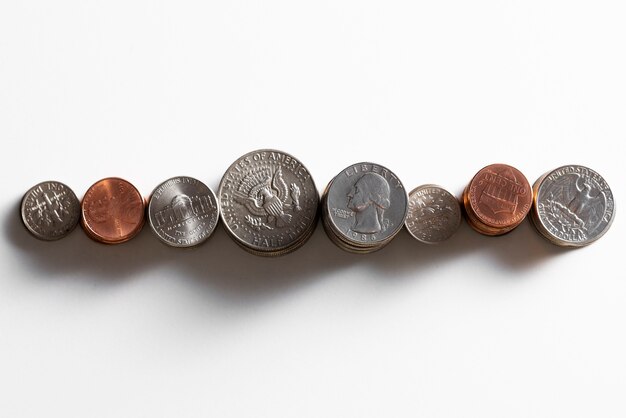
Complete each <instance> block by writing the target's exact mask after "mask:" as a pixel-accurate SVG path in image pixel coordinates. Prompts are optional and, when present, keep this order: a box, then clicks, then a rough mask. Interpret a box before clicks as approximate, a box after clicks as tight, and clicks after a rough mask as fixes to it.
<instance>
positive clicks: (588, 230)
mask: <svg viewBox="0 0 626 418" xmlns="http://www.w3.org/2000/svg"><path fill="white" fill-rule="evenodd" d="M533 190H534V200H533V215H532V219H533V222H534V224H535V226H536V227H537V229H538V230H539V232H541V233H542V235H544V236H545V237H546V238H548V239H549V240H550V241H551V242H553V243H554V244H557V245H561V246H572V247H581V246H584V245H588V244H590V243H592V242H594V241H596V240H597V239H599V238H600V237H601V236H602V235H604V234H605V233H606V231H607V230H608V229H609V227H610V226H611V223H612V222H613V217H614V214H615V202H614V200H613V193H612V192H611V189H610V188H609V185H608V184H607V182H606V181H605V180H604V179H603V178H602V176H600V175H599V174H598V173H596V172H595V171H593V170H592V169H590V168H587V167H583V166H581V165H567V166H563V167H559V168H557V169H555V170H552V171H550V172H548V173H546V174H544V175H543V176H542V177H540V178H539V179H538V180H537V182H535V184H534V186H533Z"/></svg>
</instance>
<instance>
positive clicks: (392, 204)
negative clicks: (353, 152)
mask: <svg viewBox="0 0 626 418" xmlns="http://www.w3.org/2000/svg"><path fill="white" fill-rule="evenodd" d="M407 210H408V197H407V194H406V191H405V189H404V186H403V185H402V182H401V181H400V179H399V178H398V176H396V175H395V174H394V173H393V172H392V171H391V170H389V169H388V168H385V167H383V166H381V165H379V164H374V163H369V162H363V163H358V164H353V165H351V166H349V167H347V168H346V169H344V170H343V171H341V173H339V174H338V175H337V176H335V178H334V179H333V180H332V181H331V183H330V184H329V186H328V188H327V191H326V198H325V206H324V211H323V216H324V217H325V222H326V223H327V225H328V226H329V227H330V228H331V229H332V230H333V231H334V233H335V235H336V236H337V238H339V239H341V240H342V241H343V242H344V243H346V244H348V245H349V246H351V247H357V249H358V248H363V247H365V248H367V249H371V247H376V248H377V249H378V248H379V247H382V246H384V245H386V244H387V243H388V242H389V241H390V240H391V239H392V238H393V237H394V236H395V235H396V234H397V233H398V231H400V229H401V228H402V226H403V225H404V221H405V219H406V215H407Z"/></svg>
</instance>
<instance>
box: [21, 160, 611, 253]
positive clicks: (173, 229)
mask: <svg viewBox="0 0 626 418" xmlns="http://www.w3.org/2000/svg"><path fill="white" fill-rule="evenodd" d="M218 195H219V199H218V198H217V196H216V195H215V193H213V191H212V190H211V189H210V188H209V187H208V186H206V185H205V184H204V183H202V182H201V181H199V180H197V179H194V178H191V177H174V178H171V179H168V180H166V181H164V182H163V183H161V184H160V185H158V186H157V187H156V188H155V189H154V191H153V192H152V193H151V194H150V196H149V198H148V199H147V203H146V200H144V198H143V197H142V195H141V194H140V193H139V191H138V190H137V189H136V188H135V187H134V186H133V185H132V184H130V183H129V182H127V181H126V180H123V179H120V178H116V177H111V178H106V179H103V180H100V181H98V182H96V183H95V184H94V185H92V186H91V187H90V188H89V189H88V190H87V192H86V193H85V195H84V197H83V199H82V201H80V202H79V200H78V198H77V197H76V195H75V194H74V192H73V191H72V190H71V189H70V188H69V187H68V186H66V185H64V184H63V183H60V182H56V181H46V182H43V183H40V184H37V185H36V186H34V187H32V188H31V189H30V190H28V192H27V193H26V194H25V195H24V198H23V199H22V205H21V216H22V220H23V223H24V225H26V228H27V229H28V230H29V231H30V232H31V233H32V234H33V235H34V236H35V237H37V238H40V239H43V240H55V239H59V238H62V237H64V236H66V235H67V234H68V233H69V232H70V231H71V230H72V229H74V227H75V226H76V225H77V224H78V223H79V222H80V223H81V225H82V227H83V229H84V230H85V232H86V233H87V235H88V236H89V237H91V238H92V239H94V240H96V241H98V242H102V243H106V244H118V243H122V242H125V241H128V240H129V239H131V238H133V237H134V236H135V235H137V233H138V232H139V231H140V230H141V228H142V227H143V224H144V222H145V219H147V221H148V224H149V226H150V228H151V229H152V231H153V232H154V233H155V234H156V236H157V237H158V238H159V239H160V240H161V241H162V242H164V243H166V244H168V245H171V246H175V247H190V246H195V245H198V244H200V243H202V242H204V241H205V240H206V239H207V238H209V237H210V236H211V234H212V233H213V231H214V230H215V228H216V226H217V223H218V220H219V219H220V218H221V219H222V224H223V225H224V227H225V229H226V231H227V233H228V234H229V235H230V236H231V237H232V238H233V240H235V242H236V243H237V244H238V245H240V246H241V247H242V248H244V249H245V250H247V251H249V252H251V253H253V254H257V255H262V256H275V255H281V254H286V253H289V252H291V251H294V250H296V249H297V248H299V247H301V246H302V245H303V244H304V243H305V242H306V241H307V240H308V238H309V237H310V236H311V235H312V234H313V231H314V230H315V227H316V225H317V221H318V217H319V214H320V212H321V216H322V223H323V226H324V229H325V230H326V233H327V235H328V237H329V238H330V239H331V241H332V242H334V243H335V244H336V245H337V246H338V247H340V248H342V249H344V250H346V251H350V252H354V253H370V252H373V251H376V250H379V249H380V248H383V247H384V246H385V245H387V244H388V243H389V242H390V241H391V240H392V239H393V238H394V237H395V236H396V235H397V234H398V232H399V231H400V230H401V229H402V228H403V227H406V229H407V230H408V232H409V233H410V234H411V235H412V236H413V237H415V238H416V239H417V240H419V241H421V242H425V243H438V242H441V241H444V240H446V239H448V238H449V237H451V236H452V235H453V234H454V233H455V231H456V230H457V229H458V227H459V225H460V223H461V218H462V213H464V214H465V218H466V220H467V222H468V224H469V225H470V226H471V227H472V228H473V229H475V230H476V231H478V232H480V233H482V234H485V235H489V236H497V235H502V234H505V233H507V232H510V231H512V230H513V229H514V228H516V227H517V226H518V225H519V224H520V223H521V222H522V221H523V220H524V219H525V218H526V216H527V215H528V214H529V213H531V215H530V216H531V219H532V221H533V224H534V225H535V227H536V228H537V230H538V231H539V232H540V233H541V235H542V236H544V237H545V238H547V239H548V240H549V241H550V242H552V243H554V244H556V245H559V246H573V247H579V246H584V245H587V244H590V243H591V242H594V241H595V240H597V239H598V238H600V237H601V236H602V235H603V234H604V233H605V232H606V231H607V230H608V229H609V227H610V225H611V222H612V221H613V218H614V213H615V204H614V200H613V194H612V192H611V189H610V188H609V186H608V184H607V183H606V181H605V180H604V179H603V178H602V177H601V176H600V175H599V174H598V173H596V172H595V171H593V170H591V169H589V168H587V167H584V166H580V165H568V166H563V167H559V168H557V169H555V170H551V171H549V172H547V173H545V174H544V175H542V176H540V177H539V179H537V181H536V182H535V183H534V185H533V187H531V186H530V184H529V182H528V180H527V179H526V177H525V176H524V175H523V174H522V173H521V172H520V171H519V170H517V169H516V168H514V167H511V166H509V165H505V164H492V165H489V166H487V167H484V168H483V169H481V170H480V171H479V172H478V173H477V174H476V175H475V176H474V177H473V178H472V179H471V181H470V182H469V184H468V185H467V187H466V188H465V190H464V192H463V196H462V199H461V202H459V200H457V199H456V198H455V196H453V195H452V194H451V193H449V192H448V191H446V190H445V189H443V188H442V187H440V186H436V185H432V184H428V185H423V186H419V187H417V188H415V189H414V190H412V191H411V192H410V193H408V194H407V193H406V191H405V188H404V186H403V184H402V182H401V181H400V179H399V178H398V177H397V176H396V175H395V174H394V173H393V172H392V171H391V170H389V169H388V168H386V167H384V166H382V165H380V164H375V163H371V162H364V163H358V164H353V165H351V166H349V167H347V168H345V169H344V170H342V171H341V172H340V173H339V174H337V175H336V176H335V177H334V178H333V179H332V180H331V181H330V182H329V184H328V185H327V187H326V188H325V190H324V193H323V194H322V197H321V199H320V196H319V194H318V191H317V188H316V186H315V183H314V182H313V178H312V176H311V174H310V172H309V171H308V169H307V168H306V167H305V166H304V164H302V162H300V161H299V160H298V159H296V158H295V157H293V156H292V155H289V154H287V153H285V152H282V151H277V150H257V151H253V152H250V153H248V154H245V155H243V156H242V157H240V158H239V159H237V160H236V161H235V162H234V163H233V164H232V165H231V166H230V167H229V168H228V170H227V171H226V173H225V174H224V176H223V178H222V180H221V182H220V184H219V189H218ZM320 203H321V205H320ZM318 207H321V210H318Z"/></svg>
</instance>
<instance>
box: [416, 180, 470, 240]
mask: <svg viewBox="0 0 626 418" xmlns="http://www.w3.org/2000/svg"><path fill="white" fill-rule="evenodd" d="M405 225H406V229H407V230H408V231H409V233H410V234H411V235H412V236H413V237H414V238H415V239H417V240H418V241H421V242H424V243H426V244H436V243H439V242H442V241H445V240H447V239H448V238H450V237H451V236H452V235H454V233H455V232H456V230H457V229H459V226H460V225H461V206H460V205H459V201H458V200H457V199H456V198H455V197H454V196H453V195H452V194H451V193H450V192H448V191H447V190H445V189H444V188H442V187H440V186H436V185H434V184H426V185H423V186H419V187H417V188H415V189H413V190H412V191H411V192H410V193H409V213H408V214H407V217H406V221H405Z"/></svg>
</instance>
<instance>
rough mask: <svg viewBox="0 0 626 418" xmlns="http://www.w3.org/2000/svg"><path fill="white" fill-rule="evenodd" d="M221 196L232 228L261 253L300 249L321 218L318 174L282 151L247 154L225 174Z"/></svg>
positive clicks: (226, 220)
mask: <svg viewBox="0 0 626 418" xmlns="http://www.w3.org/2000/svg"><path fill="white" fill-rule="evenodd" d="M218 195H219V198H220V208H221V217H222V221H223V223H224V226H225V228H226V230H227V231H228V233H229V234H230V235H231V236H232V237H233V238H234V239H235V240H237V241H238V243H239V244H241V245H243V246H244V247H245V248H249V249H250V250H252V251H253V252H255V253H256V254H258V253H269V254H267V255H271V254H278V253H281V254H282V253H285V251H290V250H295V249H296V248H298V247H299V246H300V245H301V244H303V241H302V240H303V239H306V238H308V236H310V234H311V232H312V229H313V228H314V227H315V223H316V222H317V208H318V204H319V194H318V192H317V188H316V187H315V183H314V182H313V178H312V177H311V174H310V173H309V170H307V168H306V167H305V166H304V165H303V164H302V163H301V162H300V161H299V160H297V159H296V158H295V157H293V156H291V155H289V154H287V153H285V152H282V151H277V150H271V149H263V150H257V151H252V152H249V153H247V154H245V155H243V156H242V157H241V158H239V159H238V160H237V161H235V162H234V163H233V164H232V165H231V166H230V167H229V168H228V170H227V171H226V173H225V174H224V177H222V180H221V182H220V186H219V189H218Z"/></svg>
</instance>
